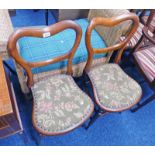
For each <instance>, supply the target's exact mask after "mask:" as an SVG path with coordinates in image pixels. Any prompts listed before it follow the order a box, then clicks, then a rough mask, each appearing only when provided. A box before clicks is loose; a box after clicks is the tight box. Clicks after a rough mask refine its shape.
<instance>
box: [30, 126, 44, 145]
mask: <svg viewBox="0 0 155 155" xmlns="http://www.w3.org/2000/svg"><path fill="white" fill-rule="evenodd" d="M32 130H33V129H32ZM32 130H31V138H32V140H33V141H34V142H35V144H36V145H37V146H39V145H40V142H41V139H42V137H43V135H41V134H39V133H38V132H37V131H35V130H33V131H32Z"/></svg>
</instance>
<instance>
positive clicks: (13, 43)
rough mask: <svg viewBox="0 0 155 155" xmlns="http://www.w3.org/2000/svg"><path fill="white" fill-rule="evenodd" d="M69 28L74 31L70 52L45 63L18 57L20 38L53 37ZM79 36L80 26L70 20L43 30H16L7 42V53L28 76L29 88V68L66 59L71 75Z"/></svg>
mask: <svg viewBox="0 0 155 155" xmlns="http://www.w3.org/2000/svg"><path fill="white" fill-rule="evenodd" d="M69 28H70V29H73V30H75V32H76V39H75V42H74V45H73V47H72V48H71V50H70V51H69V52H68V53H66V54H64V55H62V56H59V57H56V58H53V59H51V60H47V61H41V62H26V61H25V60H24V59H23V58H22V57H21V56H20V54H19V52H18V50H17V41H18V39H20V38H22V37H25V36H29V37H30V36H31V37H39V38H44V37H49V36H52V35H55V34H57V33H59V32H61V31H63V30H65V29H69ZM81 36H82V30H81V28H80V26H79V25H78V24H76V23H75V22H73V21H71V20H64V21H61V22H58V23H56V24H54V25H51V26H47V27H45V28H40V29H37V28H22V29H18V30H17V31H15V32H14V33H13V34H12V35H11V36H10V38H9V42H8V51H9V54H10V55H11V56H12V57H13V58H14V59H15V61H16V62H17V63H18V64H19V65H20V66H22V67H23V68H24V69H25V70H26V72H27V75H28V86H29V87H31V86H32V85H33V74H32V71H31V68H33V67H41V66H45V65H49V64H53V63H56V62H59V61H62V60H64V59H68V66H67V73H68V74H72V59H73V56H74V53H75V51H76V49H77V48H78V46H79V44H80V41H81Z"/></svg>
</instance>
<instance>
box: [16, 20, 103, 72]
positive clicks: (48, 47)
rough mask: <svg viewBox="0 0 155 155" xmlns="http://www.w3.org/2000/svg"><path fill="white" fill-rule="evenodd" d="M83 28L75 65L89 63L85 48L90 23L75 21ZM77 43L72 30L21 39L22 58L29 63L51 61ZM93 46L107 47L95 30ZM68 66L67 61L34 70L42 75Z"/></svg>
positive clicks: (74, 60)
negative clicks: (42, 36) (48, 35)
mask: <svg viewBox="0 0 155 155" xmlns="http://www.w3.org/2000/svg"><path fill="white" fill-rule="evenodd" d="M75 22H76V23H78V24H79V25H80V26H81V28H82V33H83V34H82V40H81V43H80V45H79V47H78V49H77V51H76V53H75V55H74V59H73V64H78V63H80V62H84V61H87V55H88V54H87V49H86V46H85V32H86V29H87V26H88V24H89V22H88V21H87V19H79V20H75ZM74 41H75V31H74V30H72V29H67V30H64V31H62V32H60V33H58V34H56V35H54V36H51V37H48V38H35V37H23V38H21V39H19V41H18V43H19V49H20V54H21V56H22V58H24V59H25V60H26V61H28V62H39V61H44V60H49V59H51V58H55V57H57V56H61V55H63V54H65V53H67V52H68V51H69V50H70V49H71V48H72V46H73V44H74ZM91 41H92V46H93V47H94V48H104V47H106V44H105V42H104V41H103V39H102V38H101V37H100V36H99V34H98V33H97V32H96V31H95V30H93V32H92V37H91ZM104 56H105V54H99V55H95V56H94V58H95V59H97V58H101V57H104ZM66 65H67V60H64V61H62V62H58V63H55V64H51V65H48V66H45V67H39V68H34V69H33V70H32V71H33V73H40V72H45V71H49V70H54V69H59V68H62V67H65V66H66Z"/></svg>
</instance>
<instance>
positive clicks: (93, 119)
mask: <svg viewBox="0 0 155 155" xmlns="http://www.w3.org/2000/svg"><path fill="white" fill-rule="evenodd" d="M107 113H108V112H107V111H102V110H97V111H95V113H94V115H93V116H92V117H91V118H90V121H89V123H88V125H87V126H85V129H86V130H87V129H88V128H89V127H90V126H91V125H92V124H93V123H94V122H95V121H96V120H97V119H98V118H99V117H101V116H104V115H106V114H107Z"/></svg>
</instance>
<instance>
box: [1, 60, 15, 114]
mask: <svg viewBox="0 0 155 155" xmlns="http://www.w3.org/2000/svg"><path fill="white" fill-rule="evenodd" d="M12 112H13V109H12V105H11V99H10V95H9V90H8V86H7V81H6V75H5V71H4V67H3V62H2V58H1V57H0V116H3V115H7V114H9V113H12Z"/></svg>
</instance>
